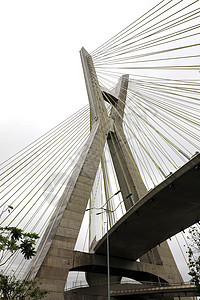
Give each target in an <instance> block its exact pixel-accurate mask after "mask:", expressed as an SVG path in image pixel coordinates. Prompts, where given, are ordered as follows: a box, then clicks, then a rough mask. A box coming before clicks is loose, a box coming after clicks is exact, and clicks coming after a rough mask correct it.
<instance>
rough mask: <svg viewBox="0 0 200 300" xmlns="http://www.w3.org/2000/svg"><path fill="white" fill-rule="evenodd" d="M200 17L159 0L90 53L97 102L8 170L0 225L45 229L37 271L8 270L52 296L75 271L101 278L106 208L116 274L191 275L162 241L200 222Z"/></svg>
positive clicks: (92, 96)
mask: <svg viewBox="0 0 200 300" xmlns="http://www.w3.org/2000/svg"><path fill="white" fill-rule="evenodd" d="M199 14H200V10H199V1H192V2H191V1H161V2H160V3H158V5H156V6H155V7H154V8H152V9H151V10H150V11H148V12H147V13H146V14H144V15H143V16H141V17H139V18H138V19H137V20H136V21H134V22H133V23H132V24H131V25H129V26H128V27H126V28H125V29H124V30H122V31H121V32H120V33H119V34H117V35H115V36H114V37H113V38H111V39H110V40H109V41H107V42H106V43H104V44H103V45H102V46H100V47H99V48H97V49H96V50H95V51H93V52H92V53H91V54H89V53H87V51H86V50H85V49H84V48H83V49H81V59H82V65H83V70H84V76H85V81H86V87H87V92H88V98H89V106H87V107H84V108H82V109H80V110H79V111H78V112H77V113H76V114H74V115H73V116H71V117H70V118H68V119H67V120H65V121H63V122H62V123H61V124H59V125H58V126H56V127H55V128H53V129H52V130H50V131H49V132H48V133H47V134H45V135H44V136H42V137H41V138H39V139H38V140H36V141H35V142H33V143H32V144H31V145H29V146H27V147H26V148H24V149H22V151H20V152H19V153H17V154H16V155H14V156H13V157H11V158H10V159H9V160H7V161H6V162H4V163H3V164H2V165H1V208H2V209H3V211H4V208H5V207H7V205H11V206H13V207H14V209H13V210H12V212H10V213H7V212H6V211H5V212H4V213H3V214H2V216H1V224H2V226H4V225H8V226H17V227H20V228H24V230H26V231H33V232H37V233H38V234H39V235H40V236H41V241H40V244H39V245H38V251H37V252H38V253H37V256H36V258H35V259H33V261H32V262H31V264H30V266H29V267H28V268H27V262H26V261H24V260H23V259H22V257H20V255H17V254H16V255H14V256H13V257H12V259H10V260H9V261H8V262H7V264H6V266H5V270H4V271H5V272H7V273H8V272H9V271H10V270H11V269H12V270H14V273H15V275H16V276H19V277H22V276H24V274H26V276H27V277H28V278H34V277H36V278H39V280H40V281H41V283H42V285H43V287H44V288H46V289H48V290H49V291H50V292H51V293H50V294H49V296H48V298H49V299H55V298H57V299H63V297H64V296H63V290H64V287H65V282H66V280H67V276H68V273H69V272H70V270H72V269H73V270H75V269H76V270H84V271H86V277H87V281H88V283H89V284H90V285H91V286H93V285H94V284H101V285H103V283H104V280H105V278H106V277H105V275H104V274H105V270H106V263H105V254H106V252H105V247H104V240H105V233H106V226H105V224H104V223H105V221H106V219H105V214H103V213H102V214H99V215H97V214H96V213H97V211H96V209H95V208H98V209H99V208H100V211H102V208H106V209H107V211H108V212H109V215H108V221H109V224H107V225H108V227H109V228H111V229H110V232H109V235H110V242H111V248H110V256H111V281H112V280H113V281H116V280H118V285H119V286H120V280H121V277H122V276H126V277H129V278H133V279H135V280H138V281H140V282H144V281H148V282H152V281H153V282H154V283H156V284H159V283H160V282H164V283H167V282H168V283H169V284H173V283H180V282H182V281H183V280H182V278H181V275H180V273H179V271H178V268H177V266H176V263H175V261H174V259H173V256H172V254H171V251H170V248H169V246H168V244H167V242H164V243H162V244H160V243H161V242H163V241H164V240H165V239H167V238H168V237H171V236H172V235H174V234H176V233H177V232H180V231H182V230H183V229H185V228H186V227H188V226H190V225H192V224H194V223H196V222H197V221H199V212H198V206H199V201H200V200H199V196H198V195H199V184H198V182H199V154H198V153H197V152H198V151H199V149H200V131H199V128H200V126H199V125H200V122H199V112H200V106H199V56H200V55H199V48H200V44H199V27H200V25H199V23H198V18H199ZM119 190H120V191H121V193H118V194H117V195H116V196H115V197H112V196H113V195H114V194H115V193H116V191H119ZM129 195H131V196H130V197H128V196H129ZM109 199H110V200H109ZM86 208H87V209H89V210H88V211H87V212H85V210H86ZM186 211H187V212H188V213H186ZM84 215H85V217H84ZM82 220H84V223H83V224H82ZM81 224H82V228H81V229H80V227H81ZM143 226H144V227H143ZM197 226H198V225H197ZM158 229H160V230H158ZM118 233H119V234H118ZM150 233H151V234H150ZM99 240H100V242H99V243H98V241H99ZM178 243H179V242H178ZM185 243H187V241H185ZM159 244H160V246H158V247H156V248H155V246H157V245H159ZM80 245H81V246H80ZM80 248H81V249H80ZM74 249H78V250H82V251H83V252H82V253H80V252H79V253H78V252H74ZM149 250H150V251H149ZM85 252H90V254H85ZM94 252H95V253H94ZM182 252H183V257H184V251H183V250H182ZM4 258H5V260H6V259H7V254H5V257H4ZM136 260H139V261H136ZM119 265H120V267H119ZM92 272H94V273H92ZM76 293H77V291H76ZM93 296H94V297H96V298H95V299H98V298H97V297H98V296H97V295H93ZM181 296H182V294H181ZM66 297H70V296H69V295H67V294H66ZM72 297H73V298H72V299H76V298H75V297H76V296H75V294H73V296H72ZM87 297H89V296H88V295H86V299H88V298H87ZM91 297H92V296H91ZM113 297H114V296H113ZM170 299H171V298H170Z"/></svg>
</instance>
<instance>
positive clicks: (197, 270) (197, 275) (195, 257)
mask: <svg viewBox="0 0 200 300" xmlns="http://www.w3.org/2000/svg"><path fill="white" fill-rule="evenodd" d="M189 234H190V236H189V237H188V238H189V239H190V241H191V245H190V246H189V247H188V259H189V263H188V266H189V269H190V272H189V273H188V274H189V275H190V276H191V277H192V280H191V281H192V282H193V283H194V284H195V285H196V287H197V289H198V291H200V232H199V231H198V228H197V227H196V226H192V227H191V228H190V230H189Z"/></svg>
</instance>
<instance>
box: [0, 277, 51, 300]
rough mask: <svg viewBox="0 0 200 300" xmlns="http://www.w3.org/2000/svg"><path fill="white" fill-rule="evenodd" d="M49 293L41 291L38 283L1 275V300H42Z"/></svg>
mask: <svg viewBox="0 0 200 300" xmlns="http://www.w3.org/2000/svg"><path fill="white" fill-rule="evenodd" d="M46 295H47V291H44V290H41V289H40V288H39V286H38V285H37V282H36V281H33V280H18V279H16V278H15V277H14V276H9V275H2V274H0V299H2V300H3V299H4V300H25V299H33V300H37V299H42V298H44V297H45V296H46Z"/></svg>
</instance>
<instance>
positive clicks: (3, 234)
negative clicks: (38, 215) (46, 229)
mask: <svg viewBox="0 0 200 300" xmlns="http://www.w3.org/2000/svg"><path fill="white" fill-rule="evenodd" d="M38 238H39V236H38V234H36V233H26V232H24V231H23V230H22V229H19V228H16V227H7V226H6V227H0V253H1V255H0V266H2V265H4V264H5V263H6V262H7V261H8V260H9V259H10V258H11V256H13V255H14V253H16V251H18V250H19V251H20V252H21V254H22V255H23V256H24V258H25V259H30V258H32V257H33V256H34V255H35V254H36V251H35V243H36V240H37V239H38ZM5 253H7V256H6V257H5Z"/></svg>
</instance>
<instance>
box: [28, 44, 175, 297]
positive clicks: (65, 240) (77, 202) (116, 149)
mask: <svg viewBox="0 0 200 300" xmlns="http://www.w3.org/2000/svg"><path fill="white" fill-rule="evenodd" d="M80 53H81V59H82V65H83V70H84V76H85V81H86V87H87V93H88V98H89V103H90V115H91V132H90V135H89V137H88V139H87V141H86V143H85V145H84V146H83V149H82V152H81V155H80V158H79V160H78V162H77V164H76V166H75V168H74V170H73V172H72V175H71V177H70V179H69V181H68V184H67V186H66V188H65V190H64V192H63V195H62V196H61V198H60V200H59V203H58V205H57V208H56V210H55V212H54V214H53V216H52V218H51V220H50V223H49V225H48V227H47V229H46V232H45V234H44V236H43V238H42V240H41V243H40V245H39V248H38V250H37V255H36V257H35V258H34V259H33V260H32V262H31V265H30V267H29V270H28V272H27V276H26V278H29V279H32V278H37V279H39V281H40V283H41V287H42V288H43V289H46V290H48V291H49V292H50V293H49V295H48V296H47V299H48V300H54V299H56V300H63V299H64V287H65V283H66V279H67V275H68V272H69V270H70V269H71V268H72V258H73V253H74V247H75V244H76V240H77V237H78V234H79V230H80V227H81V223H82V220H83V217H84V213H85V209H86V206H87V202H88V199H89V197H90V194H91V191H92V187H93V184H94V180H95V177H96V173H97V170H98V167H99V163H100V160H101V156H102V153H103V150H104V146H105V142H106V140H107V141H108V145H109V149H110V152H111V156H112V159H113V163H114V166H115V170H116V174H117V177H118V181H119V185H120V189H121V191H122V195H123V197H125V196H127V194H128V193H130V192H131V193H132V195H133V198H132V199H131V201H129V202H127V203H125V205H126V208H127V210H128V209H129V208H130V207H131V206H132V205H133V203H134V202H136V201H138V200H139V199H140V198H141V197H142V196H143V195H144V194H145V193H146V188H145V186H144V184H143V182H142V180H141V177H140V175H139V171H138V169H137V166H136V164H135V162H134V159H133V157H132V154H131V151H130V149H129V146H128V143H127V141H126V137H125V134H124V131H123V127H122V122H121V118H122V116H123V112H124V106H125V100H126V91H127V87H128V76H127V75H124V76H122V78H121V79H120V82H119V84H118V85H117V88H116V91H115V94H116V93H117V98H116V99H114V98H113V97H112V96H111V97H110V92H109V93H106V92H105V91H104V92H102V91H101V89H100V86H99V82H98V79H97V76H96V72H95V68H94V65H93V62H92V58H91V56H90V55H89V54H88V53H87V51H86V50H85V49H84V48H82V49H81V52H80ZM111 94H112V93H111ZM107 97H110V100H111V102H112V100H113V101H114V102H113V109H112V110H111V114H110V116H108V115H107V110H106V107H105V104H104V100H106V98H107ZM153 251H154V252H155V253H153V255H152V254H151V253H150V254H147V256H145V257H144V258H141V260H147V261H148V262H149V261H150V262H151V263H153V264H154V265H155V268H156V264H161V265H163V268H162V270H163V272H164V274H166V272H168V273H169V275H170V276H172V277H173V278H169V282H176V281H180V274H179V272H178V269H177V267H176V264H175V262H174V259H173V256H172V254H171V252H170V249H169V247H168V246H167V244H166V243H165V244H164V246H161V247H160V248H159V250H153ZM158 276H160V277H162V272H160V273H159V274H158Z"/></svg>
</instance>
